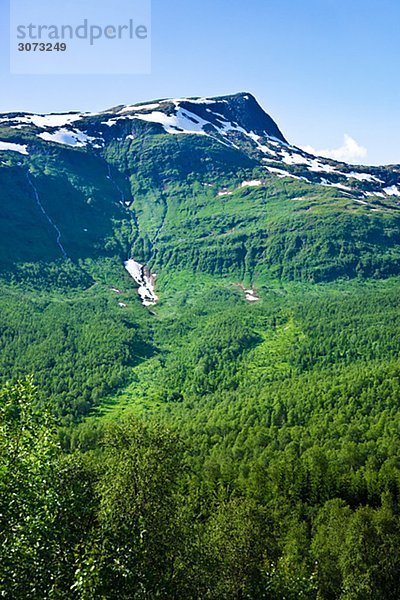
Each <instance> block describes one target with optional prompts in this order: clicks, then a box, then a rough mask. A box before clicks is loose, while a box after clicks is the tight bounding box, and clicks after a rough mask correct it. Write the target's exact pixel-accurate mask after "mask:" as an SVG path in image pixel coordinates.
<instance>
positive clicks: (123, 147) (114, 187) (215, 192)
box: [0, 92, 400, 285]
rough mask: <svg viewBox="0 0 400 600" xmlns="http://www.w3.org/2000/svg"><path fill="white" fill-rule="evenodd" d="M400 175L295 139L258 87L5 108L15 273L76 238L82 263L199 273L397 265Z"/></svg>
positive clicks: (3, 257) (243, 276)
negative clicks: (98, 105) (108, 104)
mask: <svg viewBox="0 0 400 600" xmlns="http://www.w3.org/2000/svg"><path fill="white" fill-rule="evenodd" d="M27 176H29V177H27ZM29 181H30V182H31V184H33V186H34V187H32V185H30V184H29ZM399 181H400V167H398V166H394V167H390V168H387V167H363V166H354V165H347V164H345V163H339V162H335V161H333V160H330V159H325V158H321V157H316V156H313V155H310V154H308V153H307V152H304V151H303V150H301V149H300V148H297V147H296V146H293V145H291V144H290V143H288V142H287V141H286V139H285V138H284V136H283V134H282V133H281V131H280V129H279V127H278V125H277V124H276V123H275V122H274V121H273V119H272V118H271V117H270V116H269V115H268V114H267V113H266V112H265V111H264V110H263V109H262V108H261V106H260V105H259V104H258V102H257V101H256V99H255V98H254V96H252V95H251V94H249V93H246V92H241V93H239V94H233V95H230V96H218V97H216V98H202V97H199V98H191V99H190V98H181V99H165V100H156V101H152V102H149V103H143V102H142V103H139V104H136V105H127V106H122V105H121V106H119V107H115V108H113V109H107V110H106V111H103V112H101V113H77V112H73V113H62V114H61V113H53V114H51V115H35V114H32V113H9V114H8V115H0V193H1V194H2V197H3V203H2V204H3V205H2V207H1V208H0V212H1V217H2V219H1V223H2V225H0V227H1V229H2V230H1V232H0V233H1V234H2V245H0V263H2V271H3V272H6V273H9V272H10V269H11V271H12V270H13V269H14V267H15V265H16V264H23V263H26V262H27V260H29V259H31V260H32V261H34V262H35V261H45V262H49V261H54V260H57V259H65V256H63V253H62V251H61V250H60V248H61V247H62V248H63V249H65V254H66V256H68V258H69V259H70V260H71V261H72V262H73V263H74V264H81V266H82V264H84V263H85V261H87V260H97V259H99V258H105V257H115V258H117V260H118V261H119V264H120V265H123V263H124V262H127V261H128V260H130V259H133V260H135V261H136V262H137V263H138V264H139V265H146V266H147V267H148V268H149V270H150V272H154V271H156V272H157V273H158V272H160V273H161V275H162V273H163V272H164V271H165V270H167V271H168V270H170V269H174V270H175V269H185V268H186V269H190V270H194V271H198V272H203V271H204V272H211V273H218V274H223V275H229V276H231V277H235V278H236V280H239V281H244V280H247V281H248V282H249V283H252V282H253V281H255V280H257V279H258V278H260V277H261V278H263V277H264V278H265V277H277V278H281V277H283V278H289V279H290V278H304V277H305V278H306V279H310V278H311V279H315V278H316V279H317V280H325V279H332V278H337V277H340V276H350V277H354V276H356V275H357V273H361V274H364V275H365V276H374V274H378V276H381V275H385V274H394V273H397V271H398V262H399V258H398V252H399V240H398V233H397V232H398V225H397V220H398V211H399V209H400V207H399V203H398V196H400V187H399ZM34 189H35V190H36V193H34ZM36 194H37V197H36ZM38 198H39V202H38V201H37V199H38ZM40 207H42V208H40ZM42 209H43V210H42ZM58 242H60V243H61V247H60V245H59V243H58ZM28 257H29V258H28ZM85 279H86V278H85ZM158 281H159V282H162V277H161V279H160V280H158ZM158 285H161V283H158Z"/></svg>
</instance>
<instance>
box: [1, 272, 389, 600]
mask: <svg viewBox="0 0 400 600" xmlns="http://www.w3.org/2000/svg"><path fill="white" fill-rule="evenodd" d="M108 277H109V272H108V270H107V268H105V267H104V268H103V283H98V284H97V285H95V286H94V287H93V286H92V287H89V288H88V289H86V291H84V290H81V292H79V293H77V292H76V291H75V292H74V293H73V294H72V296H70V297H69V296H68V294H67V293H64V294H61V293H60V292H59V291H57V290H53V291H52V292H48V293H43V294H42V295H40V294H38V293H37V292H33V291H27V290H26V289H25V291H23V290H22V289H19V286H18V284H15V285H14V286H12V287H11V288H10V287H8V288H7V294H8V295H6V294H5V293H3V295H2V298H3V310H2V312H1V314H2V326H1V333H2V348H3V349H4V351H2V352H1V355H0V357H1V364H2V369H1V370H2V373H4V382H5V381H6V380H7V379H10V378H11V376H12V375H13V376H14V379H15V378H16V377H20V378H24V377H25V376H26V374H28V373H35V375H34V381H35V382H36V383H38V384H39V388H38V389H36V388H34V387H33V384H32V382H31V380H29V379H28V380H26V379H25V380H24V379H22V380H21V382H20V383H14V384H7V383H4V385H3V391H2V396H1V398H2V400H1V406H2V413H1V469H0V473H1V475H0V477H1V482H0V486H1V498H2V500H1V502H2V506H1V511H0V512H1V515H2V516H1V519H2V523H1V527H0V530H1V532H2V533H1V536H2V540H1V542H2V544H1V547H2V551H1V552H2V556H1V561H0V564H1V565H2V567H1V572H0V587H1V589H2V591H3V596H4V597H8V598H65V597H68V598H127V599H128V598H148V599H153V598H177V599H181V598H182V599H184V598H199V599H200V598H204V599H206V598H210V599H215V600H217V599H219V598H221V599H227V600H228V599H231V598H237V599H238V600H239V599H243V598H254V599H258V598H260V599H261V598H266V599H276V600H278V599H282V598H289V599H290V598H293V599H297V598H305V599H313V598H315V599H317V598H318V599H327V600H328V599H331V598H332V599H336V598H337V599H341V600H344V599H346V600H349V599H357V600H358V599H359V600H364V599H371V600H372V599H374V600H376V599H379V598H382V600H383V599H385V600H386V599H390V598H393V599H395V598H398V597H399V595H400V587H399V585H400V584H399V580H398V570H399V567H400V555H399V553H398V545H399V541H400V519H399V513H398V502H399V494H400V478H399V477H400V461H399V455H400V435H399V431H400V412H399V408H398V407H399V398H400V362H399V359H398V356H399V349H400V311H399V302H400V300H399V295H398V280H397V279H393V280H392V279H389V280H387V281H379V282H378V281H377V282H362V281H354V282H353V283H351V282H342V283H340V282H337V283H335V284H323V285H319V286H318V285H315V284H314V285H309V284H308V285H305V284H286V285H282V284H278V283H275V284H273V283H271V284H269V285H266V284H265V285H264V286H260V288H259V289H258V293H259V294H260V295H261V296H262V300H261V301H260V302H259V303H256V304H254V305H251V304H249V303H248V302H246V301H245V299H244V295H243V291H242V289H241V288H240V287H239V286H237V285H233V284H232V283H229V282H228V281H226V280H223V279H218V280H215V279H214V278H212V277H209V276H206V275H205V276H204V278H203V280H199V278H196V277H193V278H192V280H190V274H188V275H187V281H186V283H187V286H188V287H187V290H191V291H187V292H185V293H184V292H183V291H182V281H181V277H182V274H179V275H177V276H176V278H175V280H174V279H173V277H172V276H171V277H170V281H169V287H168V286H166V287H165V294H164V301H163V302H161V303H160V305H159V306H157V314H154V315H152V314H151V312H148V311H146V310H145V309H144V308H143V307H141V306H140V304H139V302H138V299H137V296H136V294H135V291H134V288H132V289H130V288H129V285H128V279H124V277H125V276H124V274H123V273H121V275H120V279H119V280H118V283H119V285H120V286H121V288H123V290H120V291H122V293H121V294H116V293H115V292H113V291H112V290H111V289H110V287H109V286H110V283H109V282H108ZM123 284H125V287H123ZM4 292H5V290H4ZM12 298H16V299H18V301H17V300H16V302H15V303H13V302H12ZM121 298H122V299H123V300H124V303H125V304H126V305H127V306H126V307H125V308H121V307H120V306H119V304H118V302H119V301H120V300H121ZM7 307H8V308H7ZM21 308H23V315H24V317H23V320H21V315H22V312H21V310H20V309H21ZM143 314H145V315H146V317H145V318H143ZM141 317H142V318H141ZM13 322H14V326H13ZM388 323H390V328H389V327H388ZM6 324H7V326H6ZM17 341H18V343H16V342H17ZM11 342H12V343H11ZM7 344H8V345H7ZM57 344H59V346H58V345H57ZM13 348H14V351H13V352H14V354H13V353H12V349H13ZM50 348H51V349H52V350H51V353H50V351H49V349H50ZM53 348H59V350H58V352H54V350H53ZM50 354H51V356H50ZM58 356H59V359H57V358H56V361H57V360H59V361H60V362H59V363H57V362H56V363H55V364H53V363H52V364H51V365H49V364H48V363H47V362H46V360H47V361H48V360H51V358H52V357H58ZM53 360H54V359H53ZM49 374H52V375H51V376H50V377H49ZM68 376H69V377H70V380H69V384H67V385H63V383H64V382H65V378H66V377H68ZM118 390H120V391H118ZM107 398H108V400H107ZM100 400H101V402H100ZM96 407H97V408H96ZM91 408H92V412H91V411H90V410H91ZM93 410H95V412H94V413H93ZM96 411H97V412H96ZM87 414H89V418H87V417H86V418H83V417H85V415H87ZM73 422H75V423H73Z"/></svg>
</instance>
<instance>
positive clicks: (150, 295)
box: [124, 258, 158, 306]
mask: <svg viewBox="0 0 400 600" xmlns="http://www.w3.org/2000/svg"><path fill="white" fill-rule="evenodd" d="M124 265H125V269H126V270H127V271H128V273H129V275H130V276H131V277H132V279H134V280H135V281H136V283H137V284H138V285H139V288H138V294H139V296H140V298H141V300H142V304H143V306H151V305H153V304H156V302H157V300H158V297H157V296H156V293H155V278H156V274H155V273H154V274H151V273H150V271H149V270H148V269H147V267H145V266H144V265H141V264H140V263H138V262H136V261H135V260H133V258H130V259H129V260H127V261H126V262H125V263H124Z"/></svg>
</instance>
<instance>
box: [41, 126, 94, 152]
mask: <svg viewBox="0 0 400 600" xmlns="http://www.w3.org/2000/svg"><path fill="white" fill-rule="evenodd" d="M38 137H40V138H41V139H42V140H45V141H46V142H56V143H57V144H64V145H66V146H75V147H77V148H83V147H84V146H86V145H87V144H88V143H93V142H97V141H98V140H97V138H94V137H90V136H89V135H87V134H85V133H83V132H82V131H79V130H78V129H72V130H69V129H66V128H61V129H57V130H56V131H54V132H53V133H49V132H47V131H45V132H44V133H39V135H38Z"/></svg>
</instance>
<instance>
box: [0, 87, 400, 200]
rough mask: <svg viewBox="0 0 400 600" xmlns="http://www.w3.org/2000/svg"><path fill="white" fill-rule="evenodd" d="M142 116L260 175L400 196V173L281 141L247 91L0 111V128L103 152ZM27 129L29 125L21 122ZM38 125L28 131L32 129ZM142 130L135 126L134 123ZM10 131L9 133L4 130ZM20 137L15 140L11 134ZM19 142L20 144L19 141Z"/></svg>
mask: <svg viewBox="0 0 400 600" xmlns="http://www.w3.org/2000/svg"><path fill="white" fill-rule="evenodd" d="M139 123H147V124H148V125H149V126H150V127H153V130H150V132H151V131H153V133H154V134H155V135H157V134H160V133H161V134H169V135H196V136H198V135H201V136H206V137H210V138H212V139H213V140H214V141H217V142H219V143H221V144H223V145H225V146H228V147H230V148H232V149H234V150H237V151H241V152H244V153H246V154H248V155H249V156H251V157H252V158H253V159H255V160H256V161H258V163H259V164H260V166H262V168H263V169H265V173H266V175H269V176H276V177H280V178H283V177H289V178H292V179H297V180H301V181H305V182H309V183H311V184H314V185H322V186H329V187H333V188H337V189H338V190H341V191H342V192H345V193H347V194H351V195H353V196H354V197H355V198H358V199H360V198H365V197H370V196H377V197H381V198H392V199H393V198H394V197H397V196H400V191H399V189H400V188H399V185H400V177H399V175H400V174H399V173H398V172H397V171H396V170H395V169H394V168H385V167H356V166H354V165H352V166H350V165H347V164H346V163H342V162H337V161H334V160H332V159H328V158H324V157H321V156H314V155H313V154H310V153H309V152H307V151H306V150H303V149H300V148H298V147H296V146H293V145H291V144H289V143H288V142H287V140H286V139H285V137H284V136H283V134H282V133H281V131H280V129H279V128H278V126H277V124H276V123H275V122H274V121H273V119H272V118H271V117H270V116H269V115H268V114H267V113H266V112H265V111H264V110H263V109H262V108H261V106H260V105H259V104H258V102H257V100H256V99H255V98H254V97H253V96H252V95H251V94H249V93H240V94H234V95H231V96H220V97H216V98H180V99H179V98H175V99H163V100H156V101H153V102H150V103H141V104H134V105H127V106H119V107H116V108H113V109H109V110H105V111H103V112H101V113H78V112H71V113H63V114H50V115H34V114H28V113H11V114H7V115H0V130H1V128H7V130H8V132H9V131H12V130H15V129H17V130H19V131H21V135H22V134H23V135H27V134H25V132H29V135H30V136H32V135H34V136H35V137H36V139H37V138H40V139H41V140H42V141H43V142H52V143H57V144H61V145H66V146H70V147H72V148H83V147H85V146H88V147H91V148H94V149H97V150H98V151H100V152H101V151H102V149H103V147H105V146H106V145H107V144H108V143H110V142H112V141H117V142H122V143H123V142H124V141H125V140H132V139H135V137H137V135H140V132H139V134H138V133H137V124H139ZM27 128H28V129H27ZM32 128H36V132H35V133H33V134H32V132H31V129H32ZM139 131H140V130H139ZM7 137H8V136H7ZM16 141H19V140H15V142H16ZM4 144H5V142H4V143H3V147H2V149H3V150H10V151H11V150H14V151H20V152H21V153H27V149H26V148H27V147H28V148H29V143H28V142H26V141H25V137H24V138H23V139H21V143H20V144H17V143H9V142H7V144H8V146H5V145H4ZM18 146H19V150H18V149H17V147H18Z"/></svg>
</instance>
